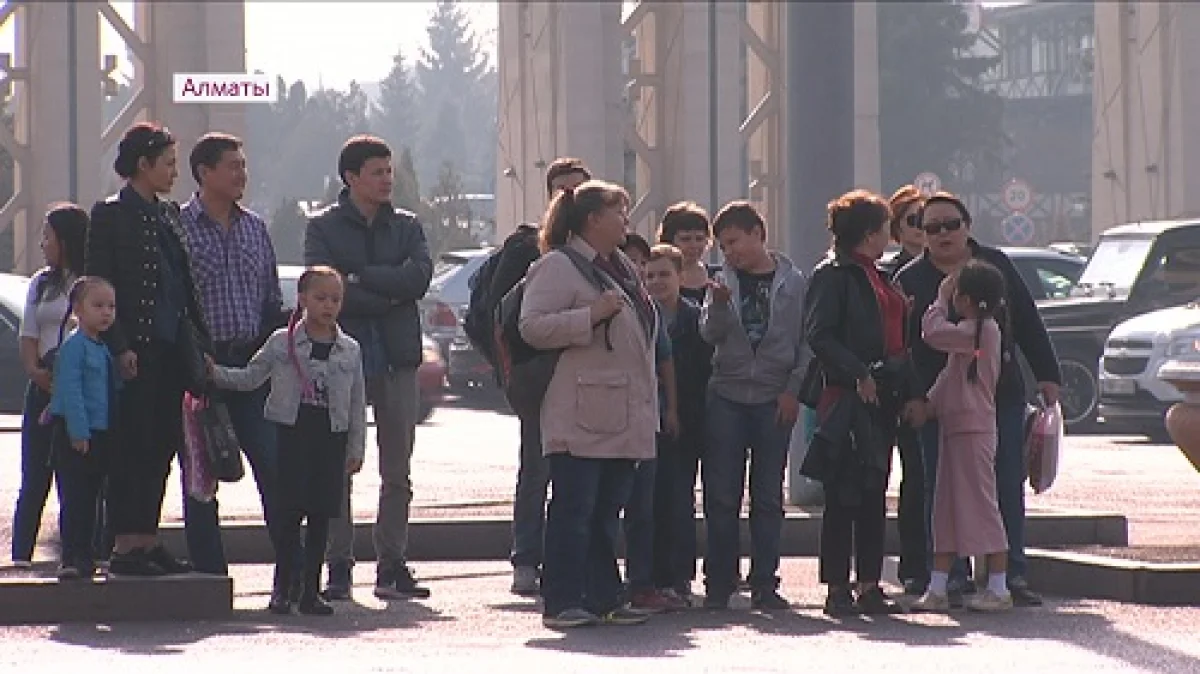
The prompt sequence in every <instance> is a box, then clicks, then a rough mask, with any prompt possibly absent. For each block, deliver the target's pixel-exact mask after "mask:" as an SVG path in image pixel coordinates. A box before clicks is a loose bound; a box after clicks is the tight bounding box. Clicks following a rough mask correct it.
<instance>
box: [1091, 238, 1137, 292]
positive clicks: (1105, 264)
mask: <svg viewBox="0 0 1200 674" xmlns="http://www.w3.org/2000/svg"><path fill="white" fill-rule="evenodd" d="M1153 245H1154V240H1153V239H1147V238H1110V239H1101V240H1100V243H1099V245H1097V246H1096V249H1095V250H1093V251H1092V257H1091V258H1090V259H1089V260H1088V264H1087V268H1085V269H1084V270H1083V274H1082V275H1081V276H1080V277H1079V283H1077V284H1076V285H1075V288H1074V289H1073V290H1072V291H1071V294H1072V295H1075V296H1084V297H1091V296H1093V295H1099V296H1103V295H1105V294H1108V293H1113V294H1127V293H1128V292H1129V289H1130V288H1132V287H1133V282H1134V281H1135V280H1137V277H1138V274H1139V273H1141V271H1142V267H1143V266H1145V263H1146V256H1147V255H1148V254H1149V253H1150V247H1151V246H1153Z"/></svg>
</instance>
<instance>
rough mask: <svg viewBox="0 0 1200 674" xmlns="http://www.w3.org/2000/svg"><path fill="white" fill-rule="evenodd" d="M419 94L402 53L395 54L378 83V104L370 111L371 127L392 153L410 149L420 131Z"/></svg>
mask: <svg viewBox="0 0 1200 674" xmlns="http://www.w3.org/2000/svg"><path fill="white" fill-rule="evenodd" d="M419 94H420V91H418V90H417V85H416V82H414V81H413V76H412V73H411V71H410V69H409V67H408V66H407V65H406V64H405V61H404V53H403V52H397V53H396V55H395V56H394V57H392V70H391V72H389V73H388V76H387V77H386V78H384V80H383V81H382V82H380V83H379V103H378V104H376V105H374V106H372V110H371V128H372V129H374V132H375V134H376V135H378V136H379V137H380V138H383V139H384V140H386V141H387V142H388V145H390V146H391V147H392V150H393V151H395V152H399V151H400V150H401V149H402V148H412V147H413V142H414V141H415V140H416V136H417V130H418V129H419V128H420V117H419V116H418V112H419V110H420V107H419V106H418V96H419Z"/></svg>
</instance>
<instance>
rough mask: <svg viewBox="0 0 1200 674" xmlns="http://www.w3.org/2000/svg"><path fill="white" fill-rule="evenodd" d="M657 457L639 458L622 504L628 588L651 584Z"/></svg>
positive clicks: (652, 574)
mask: <svg viewBox="0 0 1200 674" xmlns="http://www.w3.org/2000/svg"><path fill="white" fill-rule="evenodd" d="M657 467H658V461H656V460H651V461H640V462H638V464H637V468H635V469H634V471H633V487H632V489H631V490H630V494H629V503H628V505H626V506H625V519H624V521H623V524H624V525H625V582H627V583H628V584H629V589H630V590H649V589H651V588H653V587H654V537H655V530H654V493H655V489H654V486H655V479H656V478H655V475H656V472H657V471H656V469H657Z"/></svg>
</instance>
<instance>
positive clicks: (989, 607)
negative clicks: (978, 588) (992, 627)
mask: <svg viewBox="0 0 1200 674" xmlns="http://www.w3.org/2000/svg"><path fill="white" fill-rule="evenodd" d="M966 604H967V608H968V609H970V610H972V611H979V612H980V613H999V612H1000V611H1007V610H1009V609H1011V608H1012V607H1013V600H1012V595H1011V594H1005V595H1004V596H1003V597H1001V596H1000V595H998V594H996V593H995V592H992V591H991V590H984V591H983V592H980V593H978V594H976V595H975V596H973V597H970V598H969V599H967V602H966Z"/></svg>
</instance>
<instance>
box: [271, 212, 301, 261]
mask: <svg viewBox="0 0 1200 674" xmlns="http://www.w3.org/2000/svg"><path fill="white" fill-rule="evenodd" d="M307 225H308V218H306V217H305V215H304V211H303V210H301V208H300V204H299V202H298V201H297V200H296V199H294V198H292V197H284V198H283V199H281V200H280V202H279V206H277V207H276V208H275V210H274V211H273V212H272V213H271V224H270V225H268V227H267V229H269V230H270V233H271V243H272V244H274V246H275V257H276V259H278V260H279V264H304V228H305V227H306V226H307Z"/></svg>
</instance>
